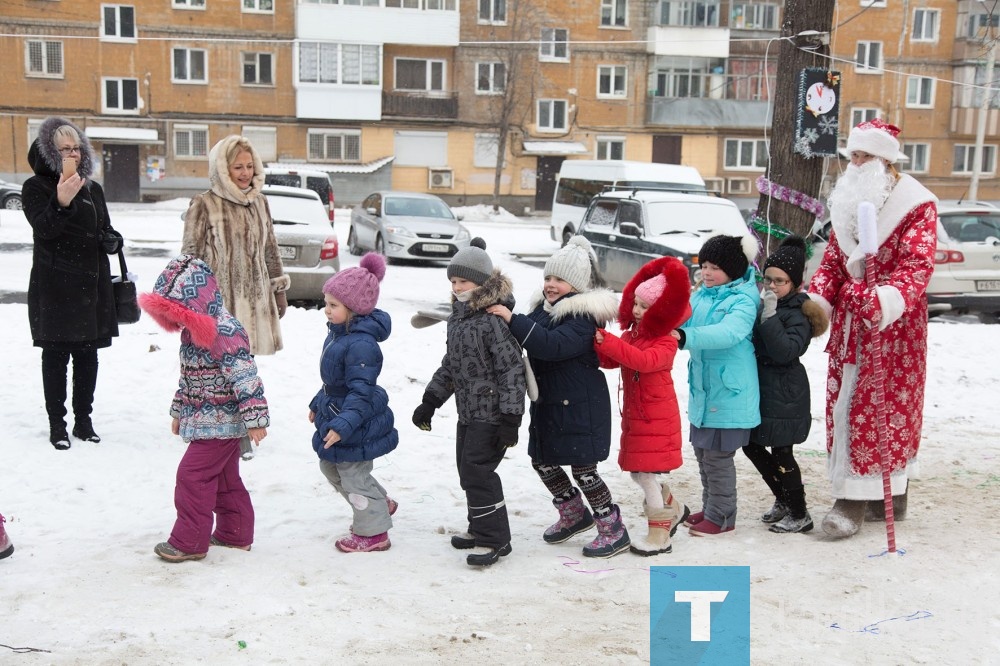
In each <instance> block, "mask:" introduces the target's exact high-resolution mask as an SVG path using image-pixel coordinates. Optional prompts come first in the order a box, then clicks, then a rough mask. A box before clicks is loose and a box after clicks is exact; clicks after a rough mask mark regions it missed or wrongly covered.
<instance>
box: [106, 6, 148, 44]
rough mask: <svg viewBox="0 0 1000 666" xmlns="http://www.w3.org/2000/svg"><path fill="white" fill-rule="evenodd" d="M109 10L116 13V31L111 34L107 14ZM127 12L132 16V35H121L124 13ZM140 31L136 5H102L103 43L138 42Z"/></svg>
mask: <svg viewBox="0 0 1000 666" xmlns="http://www.w3.org/2000/svg"><path fill="white" fill-rule="evenodd" d="M108 10H113V11H114V12H115V31H114V32H113V33H109V32H108V30H109V29H110V28H109V26H108V23H107V21H106V20H105V19H106V16H105V14H106V13H107V11H108ZM123 10H127V11H129V12H131V14H132V34H130V35H123V34H121V28H122V11H123ZM138 32H139V29H138V27H137V25H136V16H135V5H101V41H103V42H136V41H138V40H137V37H138Z"/></svg>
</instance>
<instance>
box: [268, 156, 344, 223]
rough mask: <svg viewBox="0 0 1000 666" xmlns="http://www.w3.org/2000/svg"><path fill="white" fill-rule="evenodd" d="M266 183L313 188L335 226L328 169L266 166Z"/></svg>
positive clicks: (331, 183) (331, 184) (331, 186)
mask: <svg viewBox="0 0 1000 666" xmlns="http://www.w3.org/2000/svg"><path fill="white" fill-rule="evenodd" d="M264 184H265V185H283V186H284V187H301V188H305V189H307V190H312V191H313V192H315V193H316V194H318V195H319V200H320V201H322V202H323V206H324V207H325V208H326V212H327V216H328V217H329V218H330V226H331V227H332V226H333V206H334V199H333V182H332V181H331V180H330V174H329V173H327V172H326V171H319V170H311V169H298V168H292V167H283V166H267V167H264Z"/></svg>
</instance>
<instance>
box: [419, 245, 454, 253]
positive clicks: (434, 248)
mask: <svg viewBox="0 0 1000 666" xmlns="http://www.w3.org/2000/svg"><path fill="white" fill-rule="evenodd" d="M448 249H449V248H448V246H447V245H437V244H435V243H424V252H440V253H442V254H443V253H445V252H447V251H448Z"/></svg>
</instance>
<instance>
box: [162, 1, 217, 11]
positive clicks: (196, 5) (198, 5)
mask: <svg viewBox="0 0 1000 666" xmlns="http://www.w3.org/2000/svg"><path fill="white" fill-rule="evenodd" d="M207 4H208V0H171V3H170V6H171V7H173V8H174V9H194V10H198V11H205V5H207Z"/></svg>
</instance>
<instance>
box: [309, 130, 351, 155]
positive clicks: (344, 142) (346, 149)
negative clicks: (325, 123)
mask: <svg viewBox="0 0 1000 666" xmlns="http://www.w3.org/2000/svg"><path fill="white" fill-rule="evenodd" d="M313 137H322V138H323V150H322V155H319V154H317V153H316V152H314V151H313V149H312V147H313V146H312V143H313ZM337 137H339V138H340V155H334V156H331V155H330V153H329V151H330V146H329V145H328V144H327V139H330V138H337ZM353 148H356V150H354V149H353ZM306 155H308V159H309V161H310V162H360V161H361V130H347V129H319V128H310V129H309V130H308V132H307V133H306Z"/></svg>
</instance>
